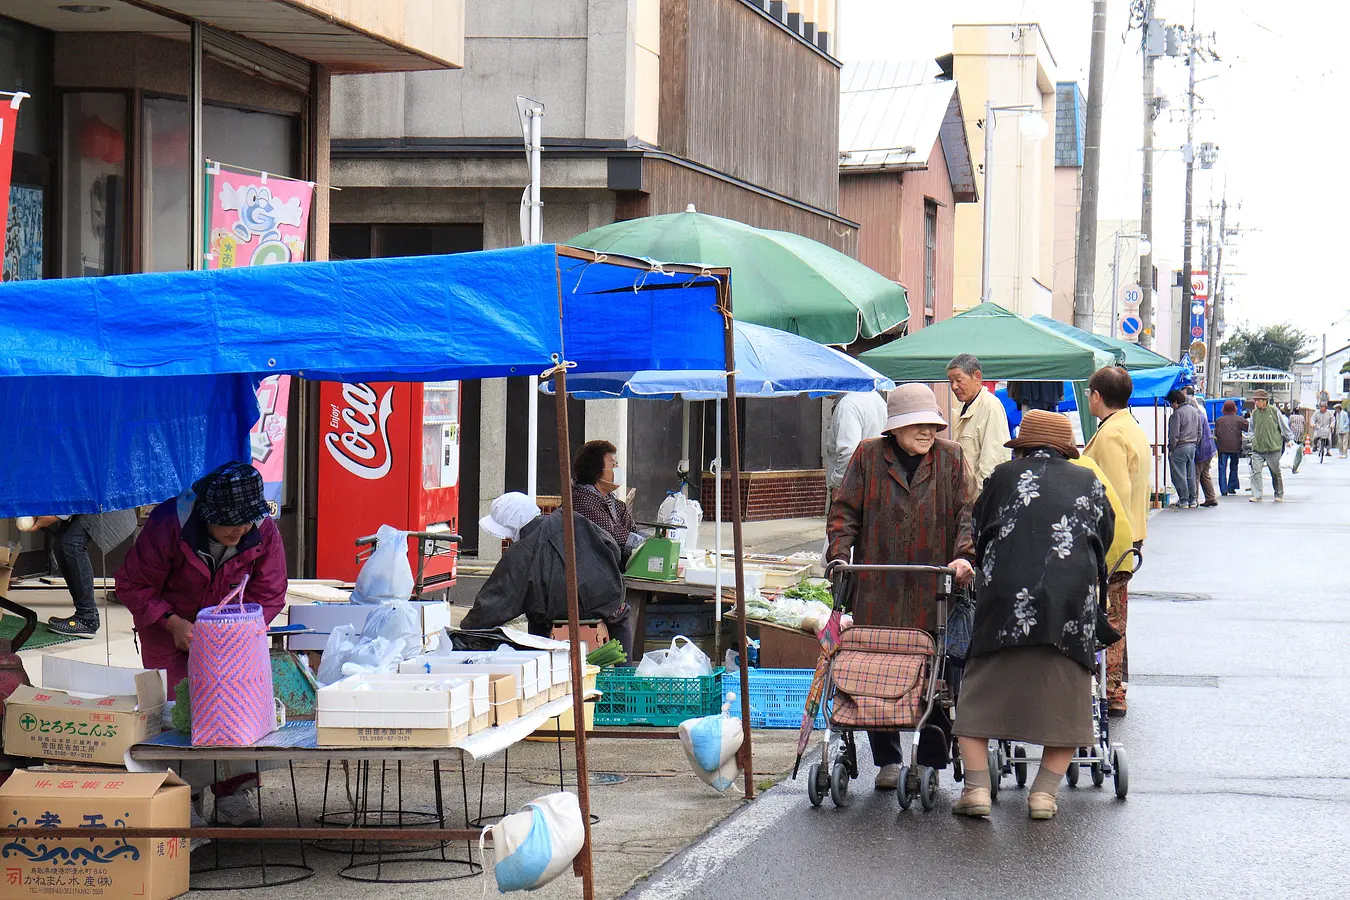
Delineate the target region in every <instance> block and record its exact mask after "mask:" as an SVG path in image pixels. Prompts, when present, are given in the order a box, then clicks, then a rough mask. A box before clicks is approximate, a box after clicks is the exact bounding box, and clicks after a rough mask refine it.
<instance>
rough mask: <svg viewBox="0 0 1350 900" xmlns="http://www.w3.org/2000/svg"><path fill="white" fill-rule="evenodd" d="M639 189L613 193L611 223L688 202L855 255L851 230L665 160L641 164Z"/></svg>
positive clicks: (667, 210) (679, 207)
mask: <svg viewBox="0 0 1350 900" xmlns="http://www.w3.org/2000/svg"><path fill="white" fill-rule="evenodd" d="M642 186H643V193H636V192H628V191H621V192H619V193H618V194H617V197H618V199H617V202H616V203H615V210H614V213H615V214H614V218H615V219H616V220H619V221H622V220H624V219H636V218H638V217H640V216H659V215H664V214H665V213H674V212H683V211H684V209H685V208H686V207H687V206H688V205H689V204H690V203H692V204H694V206H695V208H696V209H698V211H699V212H701V213H707V214H709V215H713V216H723V217H725V218H728V219H736V220H738V221H741V222H745V223H746V224H748V225H754V226H755V227H757V228H773V229H776V230H778V231H791V232H793V233H795V234H800V235H803V236H805V237H809V238H811V239H812V240H816V241H820V242H821V243H822V244H826V245H827V246H830V247H833V248H834V249H836V250H838V251H840V252H842V253H847V254H848V255H849V256H853V257H856V256H857V253H858V231H857V229H855V228H850V227H848V226H847V225H843V224H840V223H839V222H836V221H835V220H834V219H831V218H829V217H828V216H822V215H820V214H819V213H816V212H812V211H811V210H809V209H802V208H801V207H799V206H793V205H792V204H791V203H784V202H783V201H782V200H777V199H774V198H773V197H766V196H765V195H763V194H759V193H756V192H755V191H751V190H747V189H746V188H743V187H741V186H739V185H737V184H734V183H732V182H729V181H726V180H724V179H721V178H717V177H715V176H712V175H708V174H705V173H703V172H700V171H698V170H696V169H690V168H688V167H687V166H682V165H679V164H678V163H673V162H670V161H669V160H665V159H657V158H652V157H648V158H647V159H644V160H643V161H642ZM874 268H875V267H874Z"/></svg>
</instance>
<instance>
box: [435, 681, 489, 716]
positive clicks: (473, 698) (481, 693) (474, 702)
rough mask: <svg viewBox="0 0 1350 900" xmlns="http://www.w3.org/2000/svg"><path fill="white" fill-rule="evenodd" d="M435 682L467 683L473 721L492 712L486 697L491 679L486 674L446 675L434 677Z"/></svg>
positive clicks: (487, 696)
mask: <svg viewBox="0 0 1350 900" xmlns="http://www.w3.org/2000/svg"><path fill="white" fill-rule="evenodd" d="M436 680H437V681H440V682H445V683H449V684H454V683H457V682H461V681H462V682H465V683H467V684H468V685H469V700H470V715H472V716H473V717H474V718H475V719H476V718H478V717H479V716H485V715H487V714H488V713H490V712H492V702H491V698H490V697H489V695H488V686H489V684H490V683H491V681H492V679H491V678H490V677H488V675H487V674H486V673H477V672H464V673H448V674H445V675H438V676H436Z"/></svg>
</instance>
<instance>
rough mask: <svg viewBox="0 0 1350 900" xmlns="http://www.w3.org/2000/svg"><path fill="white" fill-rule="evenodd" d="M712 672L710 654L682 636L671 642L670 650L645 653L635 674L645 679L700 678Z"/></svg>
mask: <svg viewBox="0 0 1350 900" xmlns="http://www.w3.org/2000/svg"><path fill="white" fill-rule="evenodd" d="M680 641H684V643H683V644H681V643H680ZM712 670H713V667H712V660H711V659H709V658H708V654H706V653H704V652H703V651H702V650H700V649H698V647H696V646H695V645H694V642H693V641H691V640H689V638H687V637H685V636H684V635H682V634H681V635H678V636H677V637H676V638H675V640H673V641H671V642H670V649H669V650H652V651H650V652H648V653H644V654H643V655H642V662H640V663H638V667H637V672H636V673H634V674H636V675H637V676H638V677H643V678H698V677H699V676H700V675H711V674H712Z"/></svg>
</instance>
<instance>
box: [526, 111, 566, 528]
mask: <svg viewBox="0 0 1350 900" xmlns="http://www.w3.org/2000/svg"><path fill="white" fill-rule="evenodd" d="M531 102H538V101H531ZM525 115H526V116H527V117H528V118H529V120H530V146H529V161H530V243H531V244H540V243H543V241H544V208H543V207H544V204H543V203H542V202H541V201H540V199H539V193H540V184H539V181H540V173H541V171H542V170H541V166H540V160H539V154H540V152H541V151H542V150H543V137H542V132H543V118H544V105H543V104H542V103H540V104H539V105H538V107H529V108H527V109H526V110H525ZM528 397H529V399H528V400H527V401H526V414H527V415H528V417H529V422H528V423H527V426H526V429H527V430H526V435H527V437H526V441H525V446H526V447H528V448H529V454H530V459H529V463H528V465H527V466H526V469H525V473H526V475H525V478H526V488H525V493H527V494H528V495H529V497H530V499H531V500H534V501H535V502H536V503H537V502H538V501H539V376H538V375H531V376H530V382H529V391H528ZM559 402H561V403H563V404H564V405H565V404H566V402H567V400H566V397H565V396H564V397H563V399H562V400H560V401H559ZM566 446H567V445H566V444H564V445H563V447H564V448H565V447H566ZM566 483H567V482H563V484H566Z"/></svg>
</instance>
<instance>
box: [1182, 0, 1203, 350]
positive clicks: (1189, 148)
mask: <svg viewBox="0 0 1350 900" xmlns="http://www.w3.org/2000/svg"><path fill="white" fill-rule="evenodd" d="M1186 38H1187V40H1186V44H1187V48H1186V68H1187V70H1188V81H1189V85H1188V87H1187V88H1186V223H1185V238H1184V242H1183V244H1182V263H1181V329H1180V331H1181V348H1180V354H1179V355H1178V357H1177V358H1178V359H1180V358H1181V356H1182V355H1185V353H1186V350H1187V348H1189V347H1190V343H1191V330H1190V328H1188V327H1187V325H1186V323H1187V322H1189V321H1190V310H1191V302H1192V298H1193V296H1194V295H1193V293H1192V290H1191V278H1192V277H1193V276H1194V274H1195V273H1194V269H1193V267H1192V265H1191V242H1192V239H1193V238H1194V233H1195V222H1194V215H1195V196H1194V194H1195V55H1196V54H1195V46H1196V42H1197V41H1198V40H1199V37H1198V35H1196V33H1195V0H1191V31H1190V34H1188V35H1187V36H1186Z"/></svg>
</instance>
